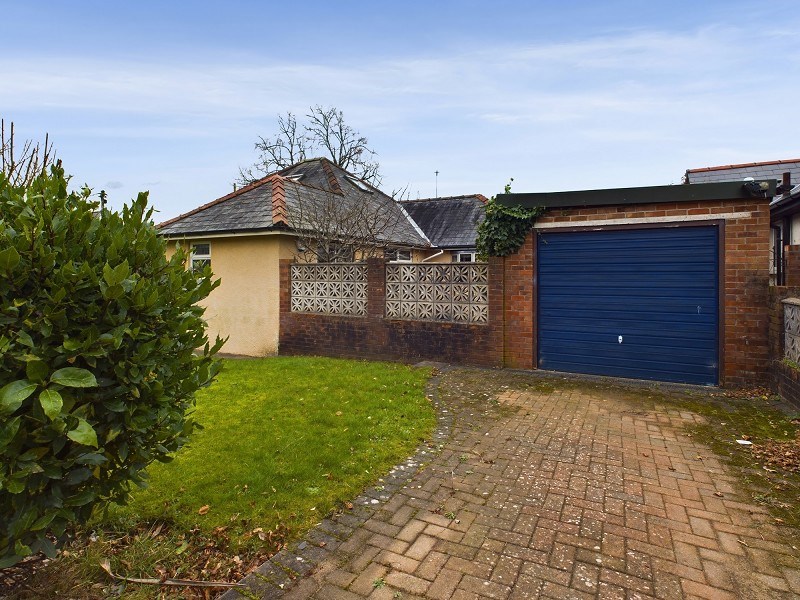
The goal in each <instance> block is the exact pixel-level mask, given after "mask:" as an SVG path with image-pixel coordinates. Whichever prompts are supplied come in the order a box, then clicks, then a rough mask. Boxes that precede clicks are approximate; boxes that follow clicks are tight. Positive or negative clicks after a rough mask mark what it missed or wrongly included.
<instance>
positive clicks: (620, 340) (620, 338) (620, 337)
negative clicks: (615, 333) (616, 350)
mask: <svg viewBox="0 0 800 600" xmlns="http://www.w3.org/2000/svg"><path fill="white" fill-rule="evenodd" d="M618 339H619V343H620V344H621V343H622V336H619V338H618Z"/></svg>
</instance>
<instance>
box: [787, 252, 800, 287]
mask: <svg viewBox="0 0 800 600" xmlns="http://www.w3.org/2000/svg"><path fill="white" fill-rule="evenodd" d="M783 258H784V268H785V269H786V273H785V279H784V281H785V282H786V285H787V286H790V287H791V286H795V285H800V246H797V245H791V246H786V249H785V250H784V255H783Z"/></svg>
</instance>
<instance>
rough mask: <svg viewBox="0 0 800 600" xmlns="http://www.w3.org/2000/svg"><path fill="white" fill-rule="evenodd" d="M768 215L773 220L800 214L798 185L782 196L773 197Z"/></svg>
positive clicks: (799, 186) (799, 189) (799, 187)
mask: <svg viewBox="0 0 800 600" xmlns="http://www.w3.org/2000/svg"><path fill="white" fill-rule="evenodd" d="M769 213H770V217H772V219H774V220H777V219H781V218H785V217H789V216H792V215H795V214H797V213H800V185H796V186H794V187H793V188H792V189H791V190H790V191H788V192H786V193H784V194H781V195H779V196H775V198H774V199H773V200H772V202H771V203H770V205H769Z"/></svg>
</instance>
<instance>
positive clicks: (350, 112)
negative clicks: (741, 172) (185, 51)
mask: <svg viewBox="0 0 800 600" xmlns="http://www.w3.org/2000/svg"><path fill="white" fill-rule="evenodd" d="M787 31H788V30H787ZM785 33H786V32H784V34H781V33H780V32H776V33H775V35H769V32H762V34H759V35H753V34H752V33H751V32H749V31H746V30H744V29H741V30H740V29H736V28H731V27H718V26H711V27H700V28H695V29H689V30H686V31H683V32H672V33H670V32H664V31H654V30H631V31H626V32H620V33H618V34H616V35H605V36H603V37H596V38H591V39H578V40H571V41H566V42H562V43H525V44H498V43H494V44H487V43H484V42H481V41H476V43H475V45H474V46H473V47H472V48H468V49H462V50H460V51H451V52H450V53H449V54H443V55H438V56H403V57H396V58H394V59H386V58H376V59H371V58H370V57H369V56H365V57H364V58H363V59H362V60H361V61H360V62H358V63H347V64H316V63H311V62H299V61H298V62H295V63H285V64H271V63H270V61H269V60H268V59H266V60H265V59H264V57H258V56H249V57H248V56H242V55H236V56H233V55H230V56H223V57H216V58H213V59H211V58H208V57H203V58H200V59H198V60H197V62H195V63H191V64H190V63H186V64H183V63H181V64H169V63H167V64H164V63H162V62H159V61H158V60H152V61H118V60H112V59H103V58H100V57H95V58H87V57H80V56H69V55H68V54H67V55H64V56H62V57H60V58H58V59H53V58H52V57H39V58H36V57H32V58H25V59H16V58H13V57H12V58H5V59H0V81H4V82H11V83H10V84H8V83H7V84H6V85H3V86H0V106H2V107H3V110H4V111H5V113H6V115H5V116H9V117H13V116H14V114H15V112H18V113H24V114H25V115H30V114H38V115H39V119H40V120H41V121H42V122H44V121H45V120H46V119H53V120H55V121H56V125H55V126H47V124H46V123H44V125H43V126H44V127H46V128H48V129H49V130H50V131H52V132H54V133H55V132H58V134H59V139H60V140H65V146H66V147H68V148H69V147H70V144H73V141H72V140H77V139H82V140H95V141H97V143H98V144H108V143H109V142H110V141H112V140H113V141H114V142H115V143H114V150H115V152H116V151H118V152H119V161H120V164H119V170H118V171H117V172H115V173H113V174H112V173H106V174H105V175H100V176H98V180H100V181H106V180H108V178H109V176H113V177H117V178H118V179H119V180H120V181H131V182H136V181H141V182H146V181H152V180H153V177H157V178H158V179H159V180H160V181H165V182H168V183H165V186H169V188H170V191H171V193H172V196H171V197H170V198H169V200H170V203H175V205H176V207H177V208H176V212H177V211H178V210H180V211H184V210H187V209H188V208H191V207H192V206H194V205H197V204H199V203H201V202H202V201H207V200H210V199H211V198H213V197H214V195H215V194H218V193H221V192H223V191H227V187H228V184H229V181H230V180H231V179H232V178H233V176H234V175H235V170H232V171H231V170H229V169H230V166H231V164H236V162H237V161H239V162H240V163H241V164H244V163H246V162H247V160H249V159H247V158H246V157H247V156H252V154H248V152H251V148H252V142H253V140H254V139H255V137H256V135H257V134H269V133H270V132H271V131H270V128H271V126H272V124H273V120H274V118H275V115H276V114H278V113H284V112H285V111H286V110H292V111H294V112H299V113H302V112H303V111H304V110H305V109H306V108H307V107H308V106H309V105H312V104H317V103H319V104H323V105H333V106H337V107H339V108H341V109H342V110H344V112H345V116H346V118H347V120H348V122H350V123H352V124H353V125H354V126H355V127H356V128H358V129H360V130H361V131H362V133H364V134H366V135H367V136H368V137H369V138H370V140H371V141H372V142H373V145H375V146H376V149H377V150H378V152H379V157H380V158H381V159H382V160H384V164H385V165H386V166H389V167H390V166H391V165H397V166H401V165H402V168H403V172H396V173H390V172H387V170H386V169H384V171H385V174H386V180H385V187H387V189H392V188H398V187H402V186H403V185H405V184H406V183H409V182H410V183H411V187H412V189H415V188H416V186H417V185H418V184H416V183H415V182H428V181H429V180H430V179H431V175H430V173H428V171H430V172H431V173H432V172H433V170H434V168H438V167H440V166H444V165H447V168H448V173H447V174H446V178H442V179H440V184H442V183H446V182H448V181H462V182H464V184H465V185H468V186H469V189H467V190H466V191H482V192H484V193H491V192H492V190H493V189H499V188H501V187H502V184H503V183H504V179H505V178H506V177H507V176H508V175H509V174H514V173H520V172H522V171H523V169H530V165H531V164H532V162H533V160H535V161H536V164H537V168H539V167H541V168H542V169H547V170H548V171H549V172H550V173H552V174H553V179H552V181H553V182H554V185H555V184H556V183H558V182H563V181H564V180H565V177H564V176H563V174H562V171H561V169H560V167H559V164H560V163H559V162H558V161H561V163H565V162H568V163H570V164H568V165H566V166H565V167H564V169H565V171H564V172H570V173H572V172H574V171H575V169H574V167H573V166H572V164H573V163H576V164H581V165H583V166H584V167H585V168H583V169H582V170H581V172H582V173H584V176H585V181H587V182H593V183H597V182H600V181H603V178H604V177H608V178H611V177H612V175H609V173H610V169H611V168H613V165H614V161H617V162H618V163H620V166H619V167H617V168H619V169H620V171H619V174H618V175H616V177H619V178H621V177H622V175H623V174H624V173H625V172H626V171H624V170H622V169H623V166H624V168H625V169H627V171H628V172H629V171H630V170H631V169H633V168H635V169H637V170H638V171H637V178H638V177H639V176H640V175H639V174H640V173H642V174H643V175H642V176H644V175H647V176H649V177H650V178H651V179H654V181H653V182H654V183H663V182H664V181H663V180H664V179H665V178H668V179H671V178H672V174H673V172H676V171H677V172H678V173H680V172H682V169H685V168H686V167H689V166H699V165H702V164H706V163H708V164H711V163H715V162H724V161H726V160H728V155H727V154H726V152H729V153H730V154H737V155H738V154H746V153H752V154H751V155H749V156H748V157H745V159H750V160H759V159H769V158H780V156H779V154H780V153H781V152H783V151H785V148H786V147H787V146H789V144H787V143H784V142H781V143H775V142H776V141H780V137H779V136H780V133H781V132H782V131H785V125H786V123H785V122H786V121H787V120H791V119H793V118H794V114H795V112H796V110H795V109H794V100H793V98H796V96H797V86H798V84H797V83H795V82H796V81H797V80H798V77H797V75H798V73H797V68H798V61H797V59H792V58H791V57H796V56H800V52H798V50H800V48H798V45H800V42H798V41H797V38H796V36H793V35H792V36H789V35H785ZM754 131H757V132H758V136H755V135H754V133H753V132H754ZM376 141H380V142H381V144H382V145H376V144H375V143H376ZM148 142H150V144H149V146H148ZM643 146H644V147H647V151H645V152H643V150H642V147H643ZM72 147H73V148H74V149H75V152H74V153H73V154H75V155H77V154H78V153H79V150H80V149H81V147H82V146H81V145H80V144H79V143H77V142H74V144H73V146H72ZM234 147H236V148H240V149H241V152H240V153H239V154H238V155H237V154H235V153H233V152H232V148H234ZM143 148H144V149H143ZM735 149H738V150H735ZM215 152H216V153H220V154H223V155H224V156H225V159H226V160H220V161H218V162H217V163H216V164H215V163H214V161H213V159H212V158H211V157H212V156H213V154H214V153H215ZM790 153H792V152H790ZM764 154H768V156H764ZM643 155H647V156H648V162H647V163H643V162H642V156H643ZM132 156H133V158H131V157H132ZM598 156H599V157H601V160H599V161H598V159H597V157H598ZM198 157H201V158H198ZM239 157H244V158H242V159H241V160H240V158H239ZM669 157H672V160H673V161H674V163H673V162H669V160H667V159H668V158H669ZM102 158H103V160H106V159H105V157H102ZM253 158H254V157H253ZM148 160H149V162H148ZM731 160H733V158H731ZM603 161H605V163H606V164H603V165H601V166H598V167H597V169H596V170H593V169H594V166H593V165H594V164H595V163H598V162H603ZM659 161H660V162H659ZM684 161H686V162H687V164H683V163H684ZM95 162H98V161H95ZM99 162H100V163H102V164H100V165H99V166H97V168H100V166H104V165H105V166H107V165H108V164H113V163H108V162H105V163H103V161H99ZM475 162H477V163H479V164H480V167H481V168H480V169H476V168H475V166H474V163H475ZM87 164H88V168H90V169H91V168H93V167H94V165H93V164H92V163H91V161H90V160H89V159H87ZM154 165H155V166H154ZM195 165H201V166H199V167H195ZM459 165H466V166H462V167H459ZM609 165H611V166H609ZM681 165H682V166H681ZM459 168H461V169H462V170H461V171H457V169H459ZM154 169H155V171H156V172H155V173H153V175H150V174H149V173H150V172H151V171H153V170H154ZM194 169H196V172H195V171H194ZM659 169H660V171H659ZM223 172H225V173H229V174H228V175H227V177H226V176H224V175H223ZM662 172H663V173H668V175H662V176H661V178H660V179H657V178H656V176H655V175H654V174H657V173H662ZM170 173H172V174H173V178H174V177H176V176H177V175H176V174H187V173H192V176H191V178H192V179H193V181H181V182H175V181H171V182H170V181H169V180H170ZM91 175H92V174H91V173H90V174H89V176H91ZM481 178H482V179H481ZM212 180H219V184H218V185H216V186H213V185H212V184H211V183H210V182H211V181H212ZM609 180H610V179H609ZM195 181H196V184H195V183H194V182H195ZM481 181H483V182H485V183H484V184H483V185H480V182H481ZM622 184H624V182H621V183H620V185H622ZM131 185H134V184H131ZM192 185H196V187H195V188H192ZM419 185H422V184H421V183H420V184H419ZM574 185H576V186H580V181H575V182H574ZM473 188H476V189H473ZM487 188H488V189H487ZM123 191H125V192H127V188H125V189H124V190H123ZM440 191H441V192H442V193H460V192H462V191H464V190H462V189H447V188H444V189H443V188H442V185H440ZM421 193H422V194H423V195H429V194H431V193H432V190H430V191H429V190H421ZM181 194H184V195H185V196H184V197H181ZM182 203H183V204H182ZM165 216H170V215H169V214H167V215H165Z"/></svg>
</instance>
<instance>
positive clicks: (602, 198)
mask: <svg viewBox="0 0 800 600" xmlns="http://www.w3.org/2000/svg"><path fill="white" fill-rule="evenodd" d="M763 181H766V182H767V183H768V184H769V188H768V189H767V192H766V196H765V198H771V197H772V196H774V195H775V186H776V185H777V181H776V180H775V179H765V180H763ZM496 198H497V202H498V203H500V204H503V205H505V206H520V205H521V206H525V207H528V208H533V207H536V206H544V207H546V208H568V207H579V206H609V205H614V204H650V203H653V202H699V201H704V200H733V199H737V198H742V199H750V198H753V196H752V194H751V193H750V192H749V191H748V190H747V189H746V188H745V184H744V182H742V181H724V182H717V183H689V184H679V185H657V186H650V187H632V188H613V189H606V190H580V191H575V192H541V193H523V194H498V195H497V196H496Z"/></svg>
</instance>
